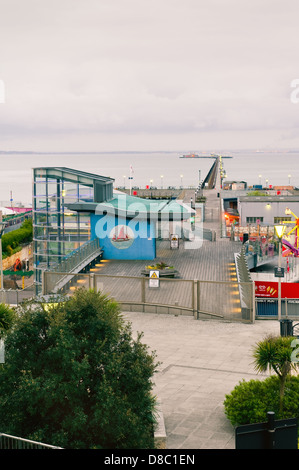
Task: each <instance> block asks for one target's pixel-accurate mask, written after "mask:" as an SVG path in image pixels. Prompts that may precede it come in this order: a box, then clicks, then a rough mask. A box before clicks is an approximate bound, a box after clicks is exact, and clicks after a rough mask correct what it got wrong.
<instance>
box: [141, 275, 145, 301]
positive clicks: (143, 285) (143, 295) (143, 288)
mask: <svg viewBox="0 0 299 470" xmlns="http://www.w3.org/2000/svg"><path fill="white" fill-rule="evenodd" d="M141 302H142V303H143V304H145V277H143V278H142V279H141Z"/></svg>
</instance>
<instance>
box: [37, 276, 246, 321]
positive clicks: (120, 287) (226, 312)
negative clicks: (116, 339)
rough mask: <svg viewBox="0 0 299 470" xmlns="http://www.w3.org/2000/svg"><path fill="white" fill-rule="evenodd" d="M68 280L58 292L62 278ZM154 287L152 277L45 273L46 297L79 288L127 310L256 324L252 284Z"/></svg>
mask: <svg viewBox="0 0 299 470" xmlns="http://www.w3.org/2000/svg"><path fill="white" fill-rule="evenodd" d="M66 277H67V279H68V282H67V283H65V284H64V285H63V286H62V288H60V289H57V283H59V280H60V279H61V278H66ZM157 284H158V285H157V287H152V283H151V282H150V279H149V278H148V277H145V276H143V277H132V276H114V275H105V274H94V273H91V272H89V273H86V274H83V273H78V274H76V273H73V274H72V273H63V272H62V273H53V272H50V271H49V272H47V271H46V272H44V274H43V296H46V297H47V298H49V297H51V296H52V295H56V294H58V295H66V296H69V295H72V294H73V293H74V291H75V290H76V289H77V288H79V287H81V286H82V287H85V288H87V289H94V290H96V291H101V292H103V293H104V294H107V295H108V296H110V297H111V298H114V299H115V300H116V301H117V302H119V303H120V304H121V307H122V310H123V311H137V312H150V313H164V314H168V313H170V314H174V315H191V316H194V318H196V319H200V318H214V319H225V320H232V321H243V322H253V321H254V319H255V301H254V286H253V283H252V282H244V283H238V282H225V281H223V282H220V281H219V282H218V281H201V280H196V279H174V278H159V280H158V283H157ZM245 290H246V292H247V293H249V295H248V305H247V307H248V308H247V309H246V310H244V309H242V305H241V298H240V292H244V291H245Z"/></svg>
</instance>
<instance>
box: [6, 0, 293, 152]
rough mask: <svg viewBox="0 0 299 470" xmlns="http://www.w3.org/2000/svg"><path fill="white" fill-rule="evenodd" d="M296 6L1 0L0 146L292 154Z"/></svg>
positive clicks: (209, 0) (268, 0)
mask: <svg viewBox="0 0 299 470" xmlns="http://www.w3.org/2000/svg"><path fill="white" fill-rule="evenodd" d="M298 13H299V5H298V2H297V0H289V1H287V2H286V1H282V0H263V1H261V0H251V1H250V2H248V1H244V0H226V1H223V0H206V1H202V0H185V1H181V0H158V1H157V0H151V1H144V0H85V1H84V0H59V1H58V0H51V1H49V0H47V1H45V0H26V1H22V0H9V1H8V0H7V1H5V0H0V80H2V81H3V83H4V84H5V103H4V104H1V103H0V150H12V149H15V150H21V149H25V150H34V151H75V150H78V151H84V150H85V151H106V150H180V149H181V150H196V149H197V150H201V149H203V150H204V149H207V148H213V149H214V148H215V149H218V148H259V147H268V148H269V147H280V148H285V147H297V148H299V134H298V124H299V103H298V104H294V103H292V102H291V100H290V95H291V91H292V88H291V82H292V80H294V79H296V78H299V65H298V46H297V43H298Z"/></svg>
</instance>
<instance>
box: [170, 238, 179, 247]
mask: <svg viewBox="0 0 299 470" xmlns="http://www.w3.org/2000/svg"><path fill="white" fill-rule="evenodd" d="M178 247H179V237H178V236H177V235H171V237H170V249H171V250H174V249H177V248H178Z"/></svg>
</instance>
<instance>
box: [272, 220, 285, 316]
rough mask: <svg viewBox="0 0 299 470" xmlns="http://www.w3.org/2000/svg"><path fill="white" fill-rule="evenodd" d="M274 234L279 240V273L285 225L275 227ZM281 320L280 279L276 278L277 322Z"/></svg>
mask: <svg viewBox="0 0 299 470" xmlns="http://www.w3.org/2000/svg"><path fill="white" fill-rule="evenodd" d="M274 227H275V232H276V235H277V237H278V240H279V253H278V268H279V271H280V268H281V258H282V247H281V245H282V243H281V242H282V237H283V236H284V234H285V231H286V226H285V225H275V226H274ZM280 319H281V277H279V278H278V320H280Z"/></svg>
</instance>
